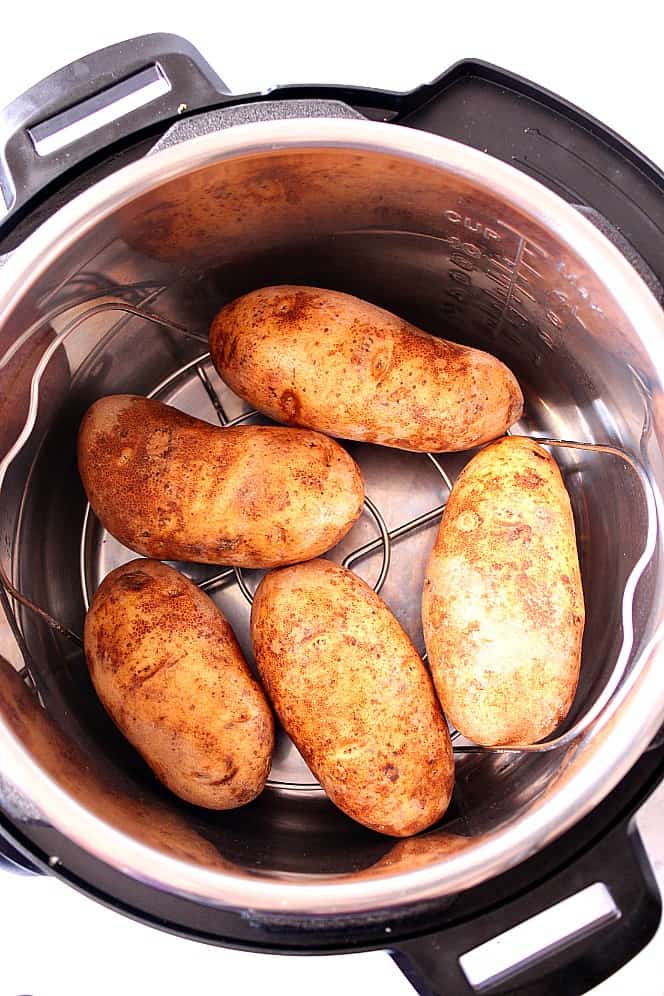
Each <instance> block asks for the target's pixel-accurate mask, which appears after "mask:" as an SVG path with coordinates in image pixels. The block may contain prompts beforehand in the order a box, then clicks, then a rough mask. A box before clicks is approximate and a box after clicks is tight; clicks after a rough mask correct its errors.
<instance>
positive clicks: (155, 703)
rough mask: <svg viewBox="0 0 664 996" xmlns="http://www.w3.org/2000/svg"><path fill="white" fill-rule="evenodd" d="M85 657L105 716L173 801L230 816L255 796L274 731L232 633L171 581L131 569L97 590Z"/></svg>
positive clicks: (204, 601) (142, 568) (168, 573)
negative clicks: (177, 799)
mask: <svg viewBox="0 0 664 996" xmlns="http://www.w3.org/2000/svg"><path fill="white" fill-rule="evenodd" d="M84 645H85V656H86V659H87V662H88V668H89V671H90V677H91V678H92V682H93V684H94V686H95V689H96V691H97V694H98V695H99V698H100V699H101V701H102V704H103V705H104V708H105V709H106V711H107V712H108V713H109V715H110V716H111V718H112V720H113V722H114V723H115V724H116V726H117V727H118V728H119V729H120V730H121V732H122V733H123V734H124V735H125V737H126V738H127V740H129V741H130V743H132V744H133V746H134V747H135V748H136V749H137V750H138V751H139V752H140V753H141V754H142V755H143V757H144V758H145V760H146V761H147V763H148V764H149V765H150V767H151V768H152V770H153V771H154V773H155V775H156V776H157V778H158V779H159V780H160V781H162V782H163V783H164V785H166V786H168V788H169V789H170V790H171V791H172V792H174V793H175V794H176V795H178V796H180V798H181V799H184V800H186V801H187V802H191V803H193V804H194V805H196V806H204V807H206V808H207V809H234V808H235V807H236V806H243V805H244V804H245V803H247V802H251V800H252V799H254V798H255V797H256V796H257V795H258V794H259V793H260V792H261V791H262V789H263V786H264V785H265V780H266V778H267V776H268V772H269V770H270V763H271V760H272V752H273V749H274V721H273V719H272V713H271V711H270V707H269V705H268V703H267V701H266V699H265V696H264V694H263V692H262V690H261V688H260V686H259V685H258V683H257V682H256V681H255V679H254V678H253V676H252V674H251V672H250V670H249V668H248V666H247V663H246V661H245V659H244V657H243V656H242V651H241V650H240V647H239V644H238V642H237V640H236V639H235V635H234V633H233V630H232V629H231V627H230V625H229V624H228V622H227V621H226V620H225V619H224V617H223V615H222V614H221V612H220V611H219V609H218V608H217V607H216V605H215V604H214V602H213V601H212V599H211V598H208V596H207V595H205V594H204V593H203V592H202V591H199V589H198V588H197V587H196V585H195V584H193V583H192V582H191V581H189V580H188V579H187V578H185V577H183V575H181V574H180V573H179V572H178V571H176V570H174V569H173V568H172V567H167V566H166V565H165V564H160V563H158V562H157V561H155V560H132V561H131V562H130V563H128V564H124V565H123V566H122V567H118V568H117V570H115V571H112V572H111V573H110V574H109V575H108V576H107V577H106V578H104V580H103V582H102V583H101V585H100V586H99V588H98V589H97V591H96V593H95V595H94V598H93V600H92V604H91V606H90V609H89V611H88V614H87V617H86V620H85V630H84Z"/></svg>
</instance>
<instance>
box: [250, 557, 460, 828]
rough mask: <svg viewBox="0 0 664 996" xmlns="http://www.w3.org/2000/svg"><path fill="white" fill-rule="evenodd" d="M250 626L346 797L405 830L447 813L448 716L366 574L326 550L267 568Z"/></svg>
mask: <svg viewBox="0 0 664 996" xmlns="http://www.w3.org/2000/svg"><path fill="white" fill-rule="evenodd" d="M251 636H252V640H253V646H254V653H255V655H256V662H257V664H258V669H259V671H260V674H261V677H262V679H263V683H264V685H265V688H266V690H267V693H268V695H269V696H270V699H271V701H272V704H273V706H274V708H275V710H276V712H277V715H278V716H279V718H280V720H281V722H282V724H283V726H284V728H285V730H286V732H287V733H288V734H289V736H290V737H291V738H292V740H293V741H294V743H295V744H296V746H297V748H298V750H299V751H300V752H301V754H302V756H303V757H304V759H305V761H306V762H307V764H308V765H309V767H310V768H311V770H312V771H313V773H314V774H315V776H316V777H317V778H318V780H319V781H320V783H321V785H322V787H323V788H324V790H325V792H326V793H327V795H328V796H329V798H330V799H331V800H332V802H333V803H335V805H337V806H338V807H339V809H342V810H343V811H344V812H345V813H346V814H347V815H348V816H350V817H352V818H353V819H354V820H357V821H358V822H359V823H363V824H364V825H365V826H367V827H370V828H371V829H372V830H378V831H379V832H380V833H385V834H391V835H392V836H395V837H406V836H409V835H410V834H414V833H417V832H418V831H419V830H424V829H425V827H428V826H430V825H431V824H432V823H435V821H436V820H437V819H439V818H440V817H441V816H442V814H443V813H444V812H445V810H446V809H447V806H448V803H449V800H450V796H451V794H452V786H453V781H454V760H453V755H452V745H451V741H450V737H449V733H448V730H447V724H446V722H445V719H444V717H443V715H442V713H441V711H440V708H439V706H438V702H437V701H436V696H435V693H434V690H433V686H432V684H431V679H430V678H429V675H428V674H427V671H426V668H425V667H424V664H423V663H422V661H421V660H420V657H419V655H418V653H417V651H416V650H415V648H414V647H413V645H412V643H411V642H410V640H409V638H408V636H407V634H406V633H405V632H404V630H403V629H402V628H401V626H400V625H399V623H398V621H397V620H396V619H395V617H394V616H393V615H392V613H391V612H390V610H389V609H388V607H387V606H386V605H385V603H384V602H383V601H382V600H381V599H380V598H379V596H378V595H376V594H375V592H373V591H372V590H371V588H369V586H368V585H366V584H365V583H364V581H362V580H361V578H359V577H357V576H356V575H355V574H352V573H351V572H350V571H347V570H345V569H344V568H343V567H339V566H338V565H337V564H333V563H331V562H330V561H327V560H312V561H309V562H308V563H306V564H300V565H298V566H296V567H287V568H284V569H283V570H280V571H274V572H272V573H271V574H268V575H266V576H265V577H264V578H263V580H262V582H261V584H260V585H259V587H258V590H257V592H256V596H255V599H254V604H253V607H252V611H251Z"/></svg>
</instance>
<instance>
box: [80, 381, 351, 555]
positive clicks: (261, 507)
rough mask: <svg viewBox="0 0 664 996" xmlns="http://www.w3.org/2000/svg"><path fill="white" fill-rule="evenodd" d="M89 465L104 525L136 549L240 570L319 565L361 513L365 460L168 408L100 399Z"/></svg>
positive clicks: (302, 438) (269, 429) (85, 463)
mask: <svg viewBox="0 0 664 996" xmlns="http://www.w3.org/2000/svg"><path fill="white" fill-rule="evenodd" d="M78 465H79V470H80V474H81V478H82V481H83V486H84V488H85V491H86V493H87V496H88V499H89V501H90V504H91V505H92V508H93V510H94V512H95V514H96V515H97V517H98V518H99V519H100V520H101V522H102V524H103V525H104V526H105V527H106V529H108V531H109V532H110V533H112V534H113V536H115V537H116V538H117V539H119V540H120V542H121V543H124V544H125V546H128V547H129V548H130V549H131V550H135V551H136V553H141V554H143V555H144V556H146V557H155V558H157V559H159V560H189V561H198V562H201V563H207V564H230V565H232V566H236V567H274V566H277V565H281V564H292V563H295V562H297V561H300V560H307V559H309V558H310V557H317V556H318V555H319V554H321V553H324V552H325V551H326V550H329V549H330V548H331V547H333V546H334V545H335V544H336V543H338V542H339V540H340V539H341V538H342V537H343V536H345V534H346V533H347V532H348V530H349V529H350V528H351V526H352V525H353V523H354V522H355V520H356V519H357V518H358V516H359V514H360V512H361V510H362V502H363V500H364V483H363V481H362V476H361V474H360V471H359V468H358V466H357V464H356V463H355V461H354V460H353V459H352V458H351V457H350V456H349V455H348V453H346V451H345V450H344V449H342V448H341V446H339V445H338V443H335V442H334V441H333V440H331V439H328V438H327V437H326V436H323V435H321V434H319V433H317V432H307V431H305V430H293V429H283V428H281V427H279V426H237V427H236V428H231V429H222V428H220V427H218V426H214V425H210V424H208V423H207V422H202V421H200V420H199V419H196V418H192V417H191V416H190V415H185V414H184V413H183V412H180V411H178V410H177V409H176V408H171V407H170V406H169V405H163V404H161V403H160V402H159V401H150V400H148V399H147V398H141V397H135V396H133V395H113V396H111V397H107V398H101V399H100V400H99V401H97V402H95V404H94V405H92V407H91V408H90V409H89V410H88V412H87V413H86V415H85V417H84V418H83V421H82V423H81V428H80V431H79V438H78Z"/></svg>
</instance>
